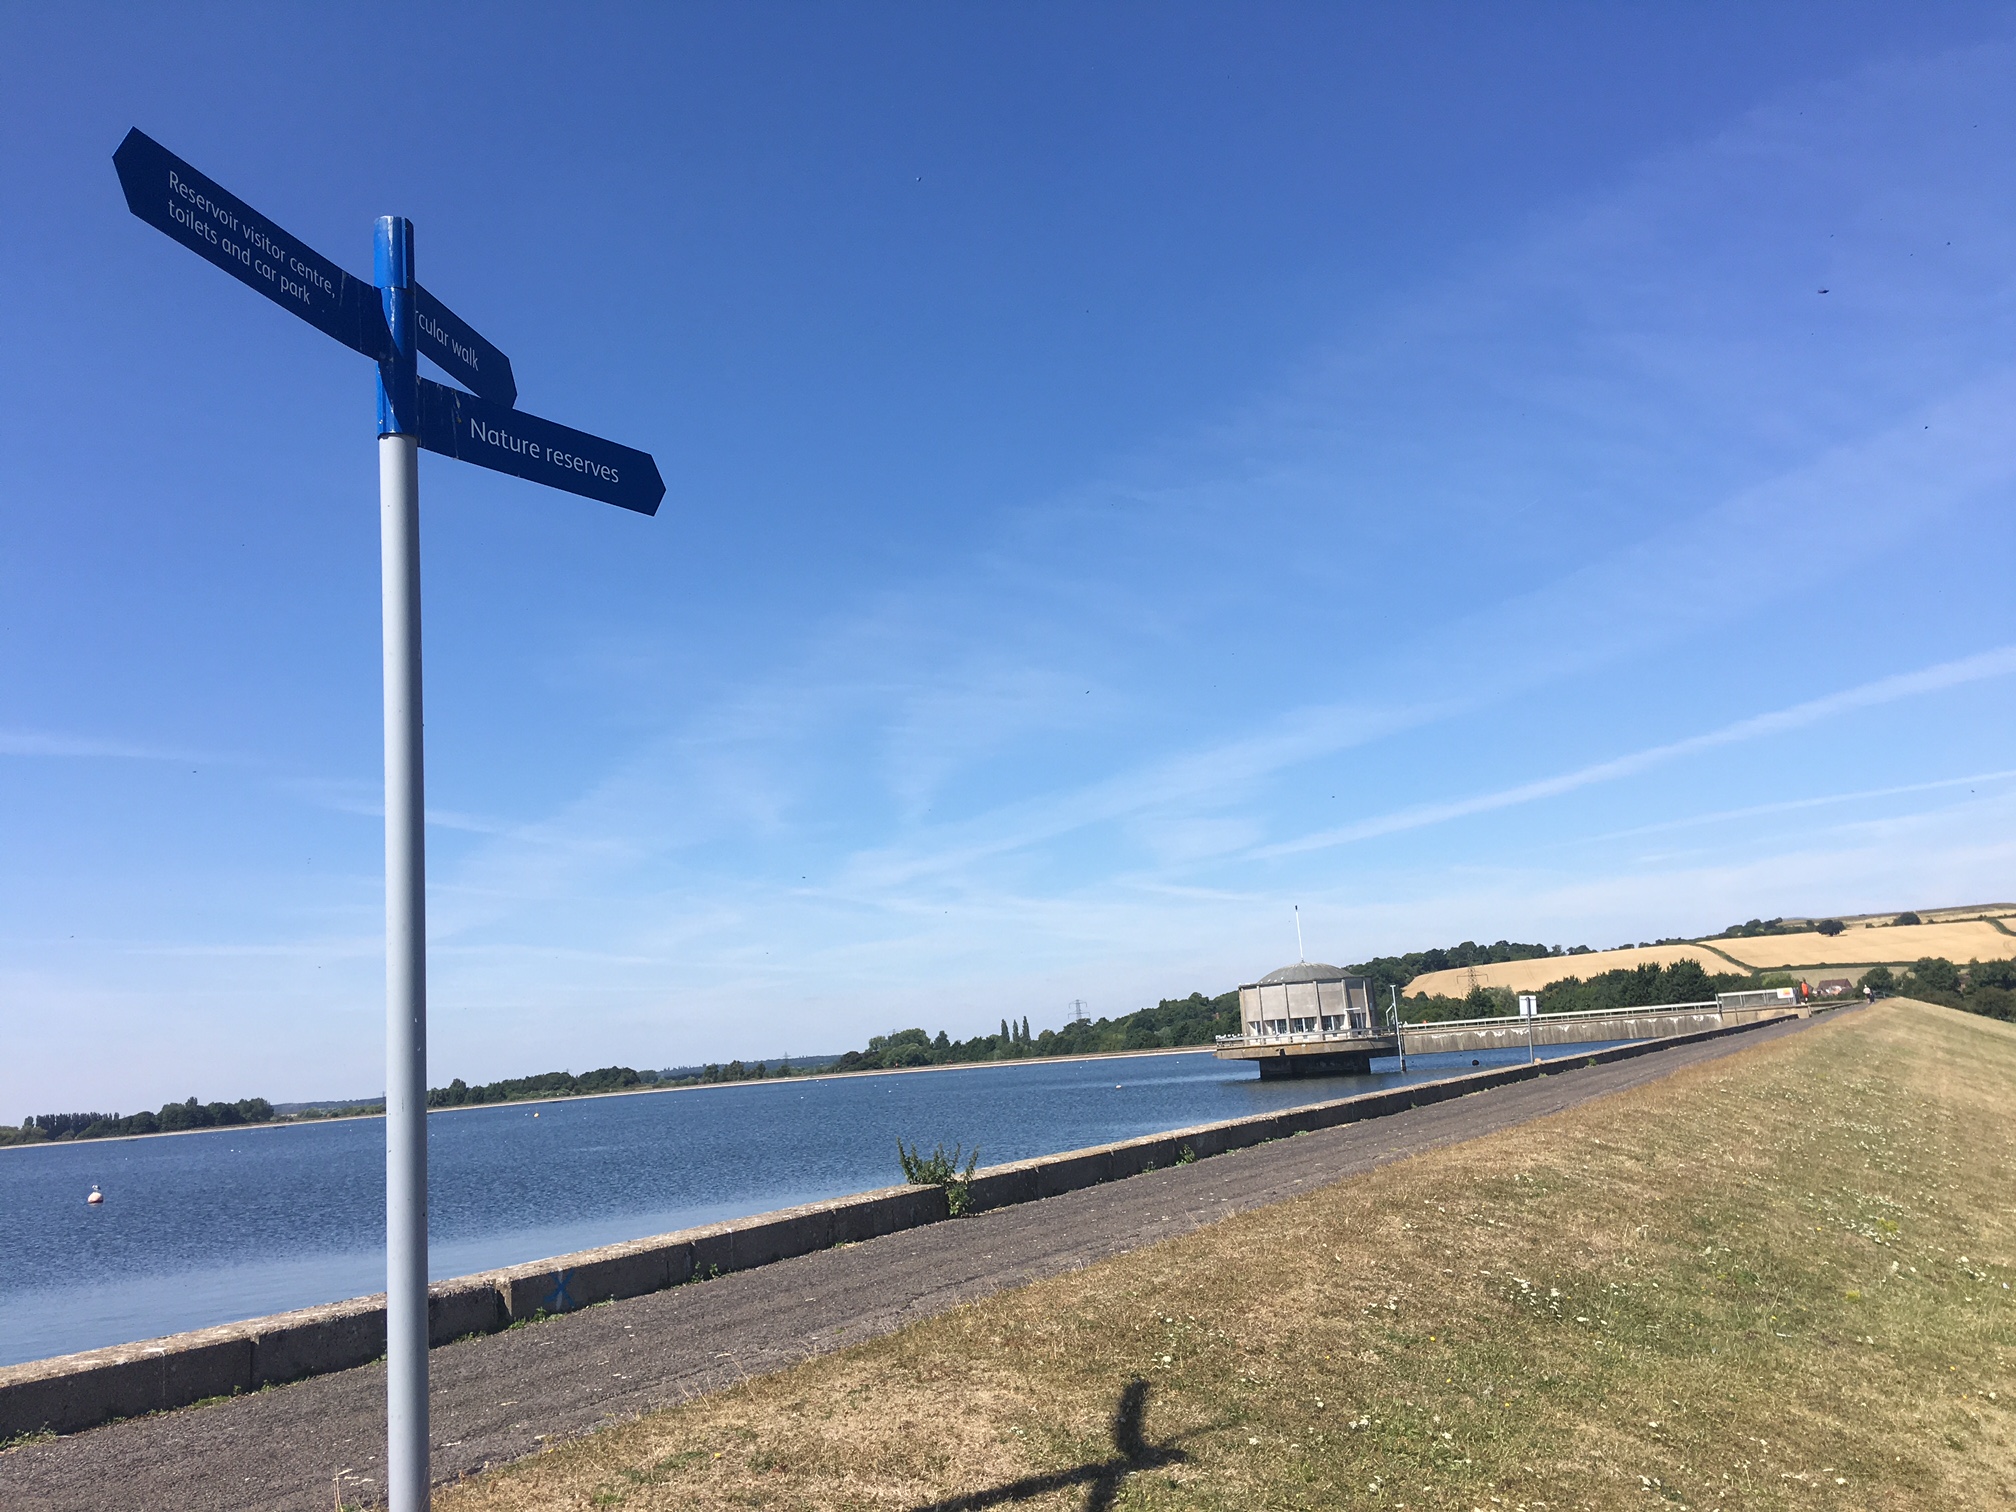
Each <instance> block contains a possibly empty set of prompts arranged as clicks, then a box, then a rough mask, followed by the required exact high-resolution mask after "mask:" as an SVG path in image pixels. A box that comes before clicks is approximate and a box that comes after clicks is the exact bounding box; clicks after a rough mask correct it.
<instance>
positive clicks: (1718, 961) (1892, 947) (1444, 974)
mask: <svg viewBox="0 0 2016 1512" xmlns="http://www.w3.org/2000/svg"><path fill="white" fill-rule="evenodd" d="M2011 927H2016V926H2011ZM1926 956H1943V957H1945V958H1946V959H1947V960H1949V961H1952V962H1954V963H1956V964H1959V965H1964V964H1966V963H1967V962H1968V961H1998V960H2006V959H2008V958H2009V957H2011V956H2016V934H2005V933H2004V932H2003V931H2002V930H2000V929H1997V928H1996V927H1995V926H1994V925H1993V924H1991V923H1989V922H1987V921H1986V920H1985V919H1972V920H1967V921H1962V922H1955V923H1949V924H1902V925H1897V924H1890V923H1887V922H1886V923H1880V924H1851V925H1850V926H1849V927H1848V928H1847V930H1845V931H1844V932H1843V933H1841V934H1838V935H1823V934H1811V933H1809V934H1786V935H1758V936H1756V937H1755V938H1752V939H1742V940H1711V941H1709V942H1708V943H1707V944H1704V945H1646V946H1643V947H1640V948H1637V949H1632V950H1598V951H1592V952H1591V953H1590V954H1588V955H1577V956H1543V957H1541V958H1540V959H1539V960H1537V961H1505V962H1502V963H1500V964H1499V965H1496V966H1458V967H1454V968H1452V969H1451V970H1448V971H1429V972H1424V973H1422V974H1421V975H1420V976H1418V977H1416V978H1414V980H1413V981H1411V982H1409V983H1408V984H1407V993H1408V995H1409V996H1410V997H1413V996H1419V995H1421V994H1424V993H1425V994H1427V995H1428V996H1431V997H1462V996H1463V995H1464V994H1465V993H1466V992H1468V991H1469V990H1470V989H1471V988H1472V987H1509V988H1511V989H1512V991H1514V992H1538V991H1539V990H1540V989H1541V988H1542V987H1545V986H1547V985H1548V984H1549V983H1551V982H1559V981H1562V980H1563V979H1565V978H1567V977H1580V978H1582V980H1584V981H1585V982H1586V981H1587V980H1588V979H1589V978H1590V977H1593V976H1597V975H1600V974H1601V973H1603V972H1605V971H1619V970H1624V969H1627V968H1630V967H1636V966H1649V965H1659V966H1671V965H1672V964H1673V963H1674V962H1676V961H1698V962H1700V963H1701V969H1702V970H1704V971H1707V972H1710V973H1713V972H1718V971H1738V970H1741V969H1743V968H1745V967H1749V968H1751V969H1753V970H1756V971H1780V970H1798V969H1800V968H1802V967H1814V968H1819V967H1826V966H1848V967H1862V966H1875V965H1878V964H1888V965H1892V966H1895V965H1904V964H1908V963H1910V962H1912V961H1916V960H1921V959H1923V958H1924V957H1926ZM1850 974H1851V975H1854V976H1857V977H1859V976H1860V972H1859V971H1857V972H1851V973H1850Z"/></svg>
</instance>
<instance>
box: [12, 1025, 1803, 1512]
mask: <svg viewBox="0 0 2016 1512" xmlns="http://www.w3.org/2000/svg"><path fill="white" fill-rule="evenodd" d="M1811 1022H1813V1021H1811V1020H1795V1021H1790V1022H1787V1023H1784V1024H1774V1025H1771V1026H1769V1027H1766V1028H1763V1029H1758V1030H1754V1031H1752V1032H1750V1033H1747V1034H1741V1035H1734V1036H1731V1037H1729V1038H1726V1039H1719V1040H1709V1041H1706V1042H1703V1043H1699V1044H1694V1045H1685V1046H1680V1047H1677V1048H1674V1049H1670V1050H1664V1051H1661V1052H1659V1053H1657V1054H1654V1055H1646V1056H1640V1057H1638V1058H1636V1059H1633V1060H1626V1061H1619V1062H1616V1063H1614V1064H1610V1065H1603V1066H1576V1067H1571V1068H1564V1069H1563V1070H1561V1071H1560V1072H1558V1073H1555V1074H1552V1075H1548V1076H1544V1077H1541V1078H1539V1079H1538V1080H1535V1081H1530V1082H1520V1083H1516V1084H1514V1085H1512V1086H1508V1087H1500V1088H1497V1089H1495V1090H1492V1091H1488V1092H1479V1093H1474V1094H1472V1095H1470V1096H1468V1097H1462V1098H1458V1099H1456V1100H1454V1101H1451V1102H1446V1103H1439V1104H1436V1105H1434V1106H1431V1107H1426V1108H1414V1109H1410V1110H1409V1111H1407V1112H1404V1113H1398V1114H1394V1115H1393V1116H1391V1117H1388V1118H1381V1119H1375V1120H1373V1121H1371V1122H1368V1123H1359V1124H1350V1125H1346V1126H1345V1127H1343V1128H1337V1129H1327V1130H1324V1131H1322V1132H1320V1133H1315V1134H1305V1135H1301V1136H1299V1137H1297V1138H1294V1139H1285V1140H1279V1141H1276V1142H1275V1143H1273V1144H1267V1145H1261V1146H1258V1147H1256V1148H1254V1149H1250V1150H1243V1151H1239V1152H1236V1153H1234V1154H1229V1155H1221V1156H1217V1157H1215V1158H1213V1159H1210V1160H1203V1161H1199V1162H1197V1163H1196V1164H1195V1165H1189V1166H1178V1167H1174V1168H1172V1169H1168V1170H1162V1171H1151V1172H1149V1173H1147V1174H1146V1175H1142V1176H1135V1177H1131V1178H1129V1179H1127V1180H1125V1181H1119V1182H1114V1183H1112V1184H1110V1185H1107V1186H1101V1187H1093V1188H1090V1189H1088V1190H1085V1191H1080V1192H1072V1193H1069V1194H1067V1195H1065V1196H1062V1197H1053V1198H1050V1199H1049V1200H1047V1201H1044V1202H1035V1203H1030V1204H1027V1205H1025V1206H1021V1207H1012V1208H1004V1209H1000V1210H998V1211H995V1212H991V1213H984V1214H981V1215H979V1216H977V1217H973V1218H965V1219H960V1220H958V1221H956V1222H952V1223H939V1224H934V1225H931V1226H930V1227H927V1228H921V1229H913V1230H911V1231H910V1232H908V1233H902V1234H892V1235H890V1236H889V1237H887V1238H883V1239H876V1240H872V1241H870V1242H868V1243H865V1244H857V1245H850V1246H847V1247H846V1248H843V1249H833V1250H826V1251H822V1252H821V1253H819V1254H814V1255H805V1256H801V1257H799V1258H798V1259H795V1260H786V1261H782V1262H780V1263H778V1264H775V1265H769V1266H764V1267H762V1268H761V1269H758V1270H751V1271H742V1272H737V1273H735V1274H732V1275H728V1276H723V1277H721V1278H719V1279H718V1280H713V1281H708V1282H704V1283H702V1284H699V1285H693V1286H681V1287H675V1288H673V1289H672V1290H670V1291H664V1292H658V1293H656V1294H654V1295H652V1296H647V1297H637V1298H633V1299H631V1300H628V1301H623V1302H612V1303H608V1304H606V1305H604V1306H600V1307H594V1308H590V1309H588V1310H586V1311H584V1312H579V1313H574V1314H570V1315H569V1316H567V1317H564V1318H555V1319H552V1320H550V1321H548V1322H545V1323H540V1324H537V1325H535V1326H532V1327H526V1328H519V1329H514V1330H512V1331H509V1332H506V1333H501V1334H493V1335H490V1336H488V1337H485V1338H479V1339H472V1340H468V1341H465V1342H463V1343H459V1344H451V1345H448V1346H447V1347H446V1348H443V1349H437V1350H435V1351H434V1352H433V1355H432V1357H431V1365H432V1391H433V1411H434V1419H433V1426H434V1474H435V1478H436V1480H437V1482H439V1481H444V1480H452V1479H454V1478H456V1477H458V1476H461V1475H464V1474H467V1473H469V1472H470V1471H473V1470H477V1469H480V1468H482V1467H483V1466H485V1465H492V1464H497V1463H499V1462H500V1461H504V1460H510V1459H516V1458H518V1457H519V1456H521V1455H526V1454H531V1453H533V1452H534V1451H536V1450H538V1449H539V1448H540V1447H541V1445H542V1443H544V1442H545V1441H547V1440H549V1439H556V1438H566V1437H571V1436H573V1435H577V1434H581V1433H585V1432H588V1431H590V1430H592V1429H594V1428H597V1427H599V1426H602V1425H604V1424H607V1423H609V1422H612V1421H615V1420H618V1419H622V1418H626V1417H631V1416H634V1415H636V1414H638V1413H641V1412H646V1411H649V1410H650V1409H652V1408H656V1407H664V1406H668V1405H670V1404H672V1403H675V1402H679V1401H683V1400H685V1399H686V1398H688V1397H692V1396H697V1395H700V1394H701V1393H703V1392H708V1391H713V1390H715V1389H717V1388H719V1387H721V1386H724V1385H727V1384H729V1383H731V1382H733V1381H735V1380H737V1379H739V1378H740V1377H742V1376H745V1375H751V1376H753V1375H759V1374H762V1373H764V1372H767V1371H772V1370H777V1369H781V1368H782V1367H784V1366H787V1365H790V1364H793V1363H795V1362H796V1361H799V1360H803V1359H806V1358H807V1357H809V1356H811V1355H815V1354H822V1353H825V1352H827V1351H830V1350H834V1349H838V1348H841V1347H843V1346H845V1345H848V1344H852V1343H855V1342H857V1341H859V1340H862V1339H867V1338H873V1337H875V1336H876V1335H879V1334H884V1333H888V1332H891V1331H892V1330H895V1329H898V1328H901V1327H903V1326H904V1325H905V1324H907V1323H914V1322H916V1321H917V1320H919V1319H921V1318H928V1317H931V1316H932V1315H933V1314H936V1313H940V1312H944V1311H945V1310H947V1309H948V1308H952V1307H956V1306H958V1305H959V1304H961V1303H963V1302H970V1301H973V1300H975V1299H977V1298H980V1297H985V1296H989V1295H991V1294H993V1293H995V1292H999V1291H1004V1290H1006V1289H1008V1288H1010V1287H1015V1286H1021V1285H1024V1284H1026V1283H1028V1282H1031V1281H1036V1280H1040V1279H1041V1278H1042V1277H1045V1276H1054V1275H1057V1274H1059V1273H1060V1272H1063V1271H1069V1270H1075V1269H1077V1268H1079V1267H1081V1266H1085V1265H1089V1264H1091V1263H1092V1262H1094V1261H1097V1260H1103V1259H1105V1258H1107V1257H1108V1256H1111V1255H1118V1254H1123V1253H1125V1252H1126V1251H1128V1250H1133V1249H1139V1248H1140V1247H1142V1246H1143V1245H1147V1244H1153V1243H1155V1242H1156V1241H1157V1240H1161V1239H1167V1238H1170V1237H1172V1236H1174V1235H1177V1234H1186V1233H1189V1232H1191V1231H1192V1230H1195V1229H1198V1228H1201V1227H1203V1226H1204V1225H1205V1224H1208V1223H1213V1222H1216V1221H1217V1220H1218V1219H1220V1218H1224V1217H1227V1216H1229V1215H1230V1214H1233V1213H1238V1212H1243V1211H1246V1210H1248V1209H1251V1208H1257V1207H1262V1206H1265V1205H1266V1204H1268V1203H1272V1202H1280V1201H1282V1200H1283V1199H1285V1198H1289V1197H1294V1196H1296V1195H1298V1194H1300V1193H1303V1192H1307V1191H1310V1190H1312V1189H1313V1188H1316V1187H1320V1186H1324V1185H1326V1184H1328V1183H1330V1182H1334V1181H1338V1180H1341V1179H1344V1178H1347V1177H1351V1176H1356V1175H1360V1174H1362V1173H1363V1172H1366V1171H1369V1170H1372V1169H1373V1168H1374V1167H1377V1166H1381V1165H1384V1164H1386V1163H1388V1162H1390V1161H1394V1160H1399V1159H1402V1158H1404V1157H1406V1156H1409V1155H1414V1154H1418V1153H1420V1152H1421V1151H1424V1150H1432V1149H1436V1148H1439V1147H1441V1146H1444V1145H1449V1144H1454V1143H1457V1142H1459V1141H1461V1140H1466V1139H1475V1138H1477V1137H1478V1136H1480V1135H1484V1134H1490V1133H1495V1132H1497V1131H1498V1130H1501V1129H1507V1128H1511V1127H1513V1126H1514V1125H1517V1124H1521V1123H1525V1122H1527V1121H1529V1120H1531V1119H1535V1118H1540V1117H1544V1116H1545V1115H1547V1114H1550V1113H1555V1112H1559V1111H1561V1110H1562V1109H1564V1108H1571V1107H1574V1106H1576V1105H1577V1104H1580V1103H1585V1102H1588V1101H1590V1100H1591V1099H1593V1098H1598V1097H1604V1096H1608V1095H1610V1094H1612V1093H1617V1092H1623V1091H1627V1090H1629V1089H1630V1088H1633V1087H1638V1086H1643V1085H1644V1084H1645V1083H1647V1082H1651V1081H1656V1080H1658V1079H1660V1078H1662V1077H1665V1076H1667V1075H1670V1074H1671V1073H1672V1072H1674V1071H1677V1070H1679V1069H1680V1068H1682V1067H1684V1066H1693V1065H1698V1064H1700V1063H1701V1062H1703V1061H1709V1060H1716V1059H1719V1058H1721V1057H1723V1056H1727V1055H1734V1054H1739V1053H1741V1052H1742V1051H1744V1050H1746V1049H1749V1048H1751V1047H1753V1046H1755V1045H1758V1044H1761V1043H1762V1042H1764V1041H1766V1040H1775V1039H1779V1038H1782V1037H1783V1036H1785V1035H1787V1034H1795V1033H1798V1032H1800V1031H1801V1030H1803V1029H1805V1028H1807V1027H1808V1026H1809V1024H1810V1023H1811ZM1310 1092H1311V1094H1312V1098H1315V1097H1320V1096H1321V1095H1322V1089H1321V1085H1320V1084H1312V1085H1311V1087H1310ZM384 1393H385V1381H384V1371H383V1368H382V1366H376V1365H372V1366H365V1367H363V1368H361V1369H358V1370H349V1371H344V1372H341V1373H340V1374H336V1375H329V1376H322V1377H318V1378H316V1379H313V1380H308V1381H302V1382H298V1383H296V1384H295V1385H291V1386H283V1387H280V1388H278V1389H275V1390H269V1391H262V1392H258V1393H255V1394H253V1395H251V1396H244V1397H236V1398H232V1399H231V1400H229V1401H224V1402H219V1403H216V1404H213V1405H211V1406H206V1407H191V1408H185V1409H183V1410H181V1411H179V1412H170V1413H162V1414H159V1415H156V1416H153V1417H145V1418H135V1419H132V1420H130V1421H127V1422H123V1423H113V1424H110V1425H108V1426H106V1427H103V1428H95V1429H92V1430H91V1431H90V1432H88V1433H80V1434H75V1435H72V1436H71V1437H68V1438H63V1439H57V1440H55V1441H53V1442H47V1443H40V1444H26V1445H22V1446H20V1447H18V1448H15V1449H12V1450H8V1451H6V1452H5V1453H0V1506H6V1507H10V1508H11V1507H19V1508H29V1507H33V1508H39V1509H47V1512H87V1509H89V1512H98V1509H105V1512H112V1509H120V1512H125V1509H131V1508H140V1507H173V1508H177V1509H180V1512H255V1509H256V1512H267V1509H276V1508H284V1509H294V1508H299V1509H302V1512H326V1509H327V1508H328V1507H329V1506H330V1505H331V1504H332V1502H333V1500H334V1496H333V1494H332V1493H333V1491H334V1487H335V1482H336V1478H337V1476H338V1474H339V1473H342V1475H343V1481H342V1485H343V1491H344V1495H343V1500H345V1501H350V1502H362V1503H370V1502H374V1501H375V1500H376V1499H377V1493H378V1489H379V1483H378V1480H377V1476H378V1473H379V1465H380V1457H381V1456H382V1454H383V1453H384V1434H385V1395H384Z"/></svg>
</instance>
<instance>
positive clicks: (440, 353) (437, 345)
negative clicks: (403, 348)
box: [413, 283, 518, 405]
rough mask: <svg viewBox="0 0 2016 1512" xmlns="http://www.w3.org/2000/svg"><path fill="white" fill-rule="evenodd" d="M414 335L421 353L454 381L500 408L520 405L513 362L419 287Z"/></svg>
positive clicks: (416, 289)
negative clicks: (456, 380) (460, 382)
mask: <svg viewBox="0 0 2016 1512" xmlns="http://www.w3.org/2000/svg"><path fill="white" fill-rule="evenodd" d="M413 331H414V334H415V335H417V336H418V337H419V338H420V352H421V355H422V356H425V357H427V358H429V359H430V360H431V361H432V362H433V363H434V364H435V366H437V367H439V368H440V369H441V371H442V372H444V373H446V374H447V375H448V376H449V377H451V378H458V379H460V380H461V381H462V383H463V385H464V386H465V387H468V388H472V389H474V390H475V391H476V392H477V393H479V394H481V395H482V396H483V397H484V398H485V399H494V400H496V401H497V402H498V403H499V404H505V405H510V404H516V403H517V402H518V384H517V381H516V380H515V379H513V378H512V376H511V359H510V358H509V357H506V356H505V355H504V354H503V353H502V352H500V351H498V350H497V348H495V347H494V346H492V345H490V343H489V342H487V341H485V340H484V339H483V338H482V337H481V336H479V335H477V334H476V330H475V328H474V327H473V326H471V325H470V324H469V322H468V321H466V320H464V319H463V318H462V317H461V316H460V315H457V314H456V313H455V312H454V311H453V310H451V309H449V308H448V306H446V305H444V304H443V303H441V301H440V300H438V299H436V298H435V297H434V296H433V295H432V294H429V293H428V292H427V291H426V290H425V289H423V288H422V287H421V286H420V285H419V284H417V283H416V284H414V285H413Z"/></svg>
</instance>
